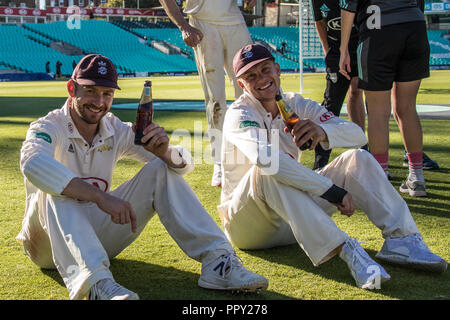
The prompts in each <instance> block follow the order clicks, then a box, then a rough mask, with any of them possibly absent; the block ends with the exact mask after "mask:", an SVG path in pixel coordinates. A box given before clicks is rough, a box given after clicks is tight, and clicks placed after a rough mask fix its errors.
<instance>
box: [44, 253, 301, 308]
mask: <svg viewBox="0 0 450 320" xmlns="http://www.w3.org/2000/svg"><path fill="white" fill-rule="evenodd" d="M110 270H111V272H112V273H113V275H114V279H115V280H116V281H117V282H118V283H120V284H121V285H123V286H124V287H126V288H128V289H130V290H132V291H134V292H136V293H137V294H138V295H139V297H140V299H142V300H240V299H243V300H267V299H271V300H287V299H292V297H289V296H285V295H282V294H279V293H276V292H273V291H270V287H269V290H267V291H264V292H262V293H260V294H257V293H240V294H236V293H231V292H227V291H218V290H208V289H203V288H200V287H199V286H198V285H197V281H198V278H199V276H200V275H199V274H197V273H193V272H187V271H183V270H179V269H177V268H176V267H163V266H159V265H155V264H151V263H146V262H142V261H136V260H124V259H111V266H110ZM42 272H43V273H44V274H45V275H47V276H48V277H50V278H52V279H53V280H55V281H56V282H58V283H59V284H60V285H61V286H64V282H63V280H62V278H61V276H60V275H59V273H58V272H57V271H56V270H48V269H42Z"/></svg>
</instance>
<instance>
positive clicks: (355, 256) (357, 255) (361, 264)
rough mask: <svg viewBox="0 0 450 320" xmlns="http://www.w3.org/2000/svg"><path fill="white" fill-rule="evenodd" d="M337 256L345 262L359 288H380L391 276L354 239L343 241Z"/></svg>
mask: <svg viewBox="0 0 450 320" xmlns="http://www.w3.org/2000/svg"><path fill="white" fill-rule="evenodd" d="M339 257H340V258H341V259H342V260H344V261H345V262H346V263H347V266H348V268H349V269H350V272H351V274H352V276H353V278H354V279H355V281H356V285H357V286H358V287H359V288H362V289H381V283H383V282H386V281H388V280H389V279H390V278H391V276H390V275H389V274H388V273H387V272H386V270H384V268H383V267H382V266H380V265H379V264H378V263H376V262H375V261H374V260H373V259H372V258H371V257H370V256H369V255H368V254H367V252H366V251H365V250H364V249H363V248H362V247H361V245H360V244H359V243H358V241H356V239H348V240H347V241H346V242H345V244H344V246H343V247H342V250H341V252H340V253H339Z"/></svg>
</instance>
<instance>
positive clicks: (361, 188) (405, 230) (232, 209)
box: [218, 44, 447, 289]
mask: <svg viewBox="0 0 450 320" xmlns="http://www.w3.org/2000/svg"><path fill="white" fill-rule="evenodd" d="M233 67H234V72H235V74H236V76H237V77H238V83H239V85H240V86H241V87H242V88H243V90H244V93H243V95H241V96H240V97H239V98H238V99H237V100H236V101H235V102H234V103H233V104H232V105H231V106H230V107H229V109H228V111H227V113H226V115H225V121H224V126H223V141H222V171H223V174H224V177H223V186H222V195H221V204H220V205H219V206H218V209H219V213H220V216H221V219H222V223H223V227H224V230H225V233H226V235H227V237H228V239H230V241H231V242H232V243H233V244H234V245H235V246H237V247H239V248H241V249H263V248H271V247H277V246H282V245H288V244H293V243H298V244H299V245H300V246H301V247H302V249H303V250H304V251H305V252H306V254H307V255H308V257H309V258H310V259H311V261H312V263H313V264H314V266H318V265H320V264H321V263H323V262H325V261H327V260H328V259H330V258H332V257H333V256H334V255H336V254H339V256H340V257H341V258H342V259H343V260H344V261H345V262H346V263H347V265H348V267H349V269H350V271H351V274H352V276H353V278H354V279H355V282H356V284H357V286H358V287H361V288H365V289H373V288H379V287H380V283H381V282H383V281H387V280H389V278H390V276H389V275H388V274H387V272H386V271H385V270H384V269H383V267H382V266H381V265H379V264H378V263H376V262H375V261H374V260H372V258H371V257H370V256H369V255H368V254H367V253H366V252H365V251H364V249H363V248H362V247H361V246H360V244H359V243H358V241H356V239H351V238H350V237H349V236H348V235H347V234H346V233H344V232H343V231H341V230H340V229H339V228H338V227H337V226H336V224H335V223H334V222H333V220H332V219H331V217H330V216H331V214H332V213H333V212H335V211H336V209H338V210H339V211H340V212H341V213H342V214H344V215H347V216H349V217H350V216H351V215H352V214H353V212H354V210H355V206H358V207H359V208H361V209H362V210H363V211H364V212H365V213H366V214H367V216H368V218H369V219H370V220H371V221H372V222H373V223H374V224H375V225H376V226H377V227H378V228H380V229H381V231H382V234H383V237H384V238H386V241H385V244H384V245H383V249H382V250H381V251H380V252H379V253H378V254H377V257H378V258H380V259H383V260H387V261H389V262H393V263H399V264H406V265H409V266H414V267H417V268H424V269H427V270H433V271H436V272H443V271H444V270H445V269H446V268H447V263H446V262H445V261H444V260H443V259H442V258H440V257H438V256H436V255H434V254H433V253H431V252H430V251H429V250H428V248H427V247H426V245H425V243H424V242H423V240H422V238H421V237H420V234H419V230H418V229H417V226H416V224H415V222H414V220H413V218H412V216H411V213H410V211H409V209H408V206H407V205H406V203H405V201H404V200H403V199H402V197H401V196H400V195H399V194H398V193H397V192H396V191H395V189H394V188H393V186H392V185H391V184H390V183H389V181H388V180H387V179H386V178H385V176H384V173H383V170H382V169H381V167H380V166H379V164H378V162H377V161H376V160H375V159H374V158H373V156H372V155H371V154H370V153H369V152H367V151H365V150H357V149H356V150H355V149H354V150H349V151H346V152H344V153H343V154H342V155H340V156H339V157H337V158H336V159H335V160H334V161H333V162H331V163H330V164H328V165H327V166H326V167H324V168H323V169H322V170H320V171H313V170H311V169H309V168H307V167H305V166H303V165H302V164H301V163H300V158H301V153H302V152H301V151H300V149H299V147H300V146H303V145H304V144H305V142H307V141H308V140H310V139H311V140H312V143H311V146H310V147H309V150H314V148H315V147H316V145H317V144H318V143H320V144H321V146H322V147H323V148H324V149H325V150H326V149H329V148H335V147H347V148H349V147H359V146H362V145H364V144H365V143H366V137H365V135H364V132H363V131H362V129H361V128H360V127H359V126H358V125H356V124H355V123H353V122H350V121H345V120H343V119H341V118H338V117H335V116H334V115H333V114H332V113H331V112H329V111H328V110H327V109H325V108H324V107H322V106H320V105H319V104H318V103H317V102H314V101H311V100H308V99H305V98H303V97H302V96H300V95H298V94H296V93H293V92H289V93H283V92H282V90H281V86H280V66H279V64H278V63H276V62H275V61H274V58H273V56H272V55H271V53H270V52H269V51H268V50H267V49H266V48H265V47H263V46H261V45H257V44H254V45H248V46H245V47H244V48H242V49H241V50H240V51H238V53H237V54H236V55H235V57H234V61H233ZM278 94H281V96H282V99H283V100H284V102H285V104H287V105H288V107H289V108H290V109H292V110H293V111H294V112H295V113H296V114H297V115H298V116H299V118H300V120H299V121H298V122H297V123H296V124H295V125H294V126H293V129H292V130H291V131H289V130H288V129H287V128H285V124H284V122H283V120H282V118H281V117H280V114H279V111H278V107H277V103H276V96H277V95H278ZM403 248H404V249H403ZM424 256H426V257H427V258H425V259H424V258H423V257H424ZM411 261H414V263H411Z"/></svg>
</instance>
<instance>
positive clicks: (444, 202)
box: [0, 71, 450, 300]
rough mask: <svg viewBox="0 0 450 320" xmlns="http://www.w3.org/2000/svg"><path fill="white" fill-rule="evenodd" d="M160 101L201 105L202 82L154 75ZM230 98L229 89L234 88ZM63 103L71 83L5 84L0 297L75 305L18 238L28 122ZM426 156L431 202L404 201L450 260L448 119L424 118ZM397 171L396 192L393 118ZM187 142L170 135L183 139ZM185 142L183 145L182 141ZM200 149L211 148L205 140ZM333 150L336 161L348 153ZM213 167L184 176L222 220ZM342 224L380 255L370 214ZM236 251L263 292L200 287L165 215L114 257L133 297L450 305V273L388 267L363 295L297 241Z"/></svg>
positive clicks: (122, 175)
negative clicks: (263, 281)
mask: <svg viewBox="0 0 450 320" xmlns="http://www.w3.org/2000/svg"><path fill="white" fill-rule="evenodd" d="M449 78H450V72H448V71H436V72H432V76H431V78H429V79H426V80H425V81H424V82H423V84H422V87H421V90H420V95H419V97H418V103H420V104H448V103H449V101H450V88H449V85H448V83H449V82H448V79H449ZM152 80H153V96H154V98H155V99H202V91H201V85H200V82H199V80H198V77H176V78H152ZM142 84H143V79H123V80H121V81H120V86H121V87H122V89H123V90H122V91H120V92H117V94H116V98H117V99H116V102H136V101H137V100H138V98H139V96H140V91H141V88H142ZM282 85H283V87H284V90H285V91H291V90H298V88H299V78H298V75H283V77H282ZM304 88H305V95H306V96H307V97H310V98H312V99H315V100H318V101H320V100H321V97H322V95H323V89H324V75H323V74H309V75H306V77H305V83H304ZM227 95H228V97H229V98H230V99H231V97H232V92H231V87H230V86H229V85H228V84H227ZM65 97H66V91H65V83H64V82H60V81H52V82H31V83H30V82H16V83H1V84H0V154H1V155H2V156H1V157H0V168H1V170H0V181H1V183H0V223H1V225H2V227H1V228H0V257H1V263H0V299H68V294H67V290H66V289H65V287H64V285H63V283H62V280H61V278H60V276H59V274H58V273H57V272H56V271H44V270H40V269H39V268H38V267H36V266H35V265H33V263H32V262H31V261H30V260H28V258H27V257H26V256H25V255H24V253H23V250H22V248H21V246H20V244H19V243H18V242H17V241H16V240H15V236H16V235H17V233H18V232H19V230H20V227H21V220H22V216H23V212H24V197H25V190H24V186H23V177H22V175H21V173H20V170H19V150H20V146H21V143H22V141H23V139H24V137H25V133H26V130H27V128H28V125H29V122H30V121H32V120H34V119H36V118H37V117H39V116H43V115H45V114H46V113H47V112H48V111H49V110H51V109H53V108H55V107H58V106H60V105H61V104H62V103H63V102H64V101H65ZM115 113H116V114H117V115H118V116H119V117H120V118H121V119H123V120H125V121H133V120H134V119H135V113H134V112H133V111H115ZM155 121H156V122H158V123H160V124H161V125H163V126H164V127H165V128H166V130H167V131H168V132H169V133H172V132H174V131H175V130H177V129H180V128H185V129H187V130H189V131H190V132H191V133H192V132H193V130H194V127H195V126H197V127H198V126H201V128H202V129H203V131H206V128H207V125H206V119H205V114H204V113H203V112H157V113H156V114H155ZM422 125H423V131H424V145H425V151H426V152H427V153H428V154H429V155H430V156H431V157H432V158H433V159H435V160H437V161H438V162H439V164H440V166H441V169H440V170H437V171H427V172H425V177H426V179H427V191H428V192H429V194H430V196H429V197H428V198H420V199H418V198H414V199H413V198H410V197H409V196H404V198H405V200H406V201H407V203H408V204H409V206H410V208H411V210H412V214H413V216H414V219H415V220H416V223H417V225H418V227H419V230H420V231H421V232H422V234H423V236H424V238H425V240H426V242H427V243H428V245H429V246H430V248H431V249H432V250H433V251H434V252H435V253H437V254H439V255H441V256H442V257H444V258H445V259H446V260H447V261H448V260H450V249H449V248H450V237H449V234H450V224H449V219H450V210H449V205H450V179H449V177H450V171H449V169H448V168H449V166H450V159H449V156H448V155H449V153H450V147H449V145H450V137H449V134H448V133H449V128H450V125H449V122H448V121H447V120H423V121H422ZM390 129H391V135H390V137H391V140H390V141H391V147H390V168H391V172H392V173H393V174H394V176H395V179H394V180H393V181H392V183H393V185H394V186H395V187H396V188H398V187H399V185H400V183H401V181H402V179H403V178H405V177H406V175H407V169H406V168H403V167H402V166H401V159H402V142H401V138H400V134H399V131H398V128H397V126H396V124H395V122H393V121H391V127H390ZM180 141H181V140H180V139H173V140H172V142H173V143H179V142H180ZM180 143H181V142H180ZM200 147H201V148H203V149H204V150H206V151H207V150H208V143H207V140H206V139H205V140H204V141H203V143H200ZM342 151H343V150H342V149H335V150H333V153H332V157H335V156H336V155H337V154H339V153H340V152H342ZM312 160H313V154H312V152H305V153H304V163H305V164H306V165H307V166H311V165H312ZM141 166H142V164H139V163H137V162H135V161H131V160H122V161H120V162H119V164H118V166H117V168H116V171H115V174H114V177H113V186H112V187H113V188H115V187H117V186H118V185H120V184H121V183H122V182H124V181H125V180H127V179H129V178H131V177H132V176H133V175H134V174H135V173H136V172H137V171H138V170H139V168H140V167H141ZM211 173H212V165H211V164H209V163H198V164H197V166H196V169H195V171H194V172H192V173H190V174H188V175H187V176H186V180H187V181H188V182H189V184H190V185H191V186H192V188H193V189H194V191H195V192H196V194H197V195H198V197H199V199H200V201H201V202H202V203H203V205H204V206H205V208H206V210H207V211H208V212H209V213H210V214H211V216H212V217H213V218H214V219H215V221H216V222H218V223H219V217H218V214H217V211H216V206H217V204H218V203H219V199H220V190H219V189H217V188H212V187H210V186H209V182H210V176H211ZM334 219H335V221H336V223H337V224H338V225H339V227H341V228H342V229H343V230H344V231H345V232H347V233H348V234H349V235H351V236H353V237H357V238H358V240H360V241H361V242H364V244H363V247H364V248H366V249H367V251H368V253H369V254H370V255H371V256H374V255H375V253H376V252H377V251H378V250H379V249H380V247H381V245H382V242H383V240H382V238H381V235H380V231H379V230H378V229H377V228H376V227H375V226H373V225H372V224H371V223H370V222H369V221H368V219H367V217H366V216H365V215H364V214H363V213H362V212H361V211H357V212H356V214H355V215H354V216H352V217H351V218H347V217H344V216H341V215H339V214H336V215H334ZM237 253H238V255H239V256H240V257H241V258H242V259H243V260H244V263H245V265H246V266H247V267H248V268H250V269H251V270H253V271H255V272H258V273H260V274H262V275H264V276H266V277H267V278H269V280H270V286H269V288H268V290H267V291H266V292H263V293H262V294H260V295H255V294H249V295H232V294H230V293H224V292H215V291H209V290H204V289H201V288H199V287H198V286H197V280H198V277H199V274H200V268H201V265H200V263H198V262H196V261H193V260H191V259H190V258H188V257H187V256H185V255H184V254H183V252H181V250H180V249H179V248H178V247H177V245H176V244H175V242H174V241H173V240H172V239H171V238H170V236H169V235H168V234H167V232H166V231H165V229H164V228H163V226H162V225H161V223H160V222H159V220H158V218H157V217H155V218H154V219H152V220H151V222H150V223H149V225H148V226H147V227H146V229H145V230H144V232H143V233H142V235H141V237H140V238H138V240H137V241H136V242H134V243H133V244H132V245H131V246H130V247H129V248H127V249H126V250H125V251H123V252H122V253H121V254H120V255H119V256H117V257H116V258H115V259H112V261H111V270H112V272H113V274H114V276H115V278H116V280H117V281H118V282H119V283H121V284H123V285H124V286H126V287H128V288H129V289H131V290H134V291H136V292H137V293H138V294H139V295H140V297H141V298H143V299H261V300H264V299H373V300H378V299H450V272H449V271H447V272H446V273H445V274H443V275H429V274H426V273H423V272H418V271H410V270H405V269H402V268H399V267H394V266H390V265H385V268H386V270H387V271H388V272H389V273H390V275H391V276H392V280H391V281H389V282H388V283H386V284H385V285H384V286H383V289H382V290H376V291H373V292H370V291H364V290H361V289H358V288H356V287H355V285H354V281H353V279H352V277H351V276H350V274H349V272H348V269H347V267H346V266H345V264H344V262H342V261H341V260H340V259H338V258H334V259H332V260H330V261H329V262H327V263H325V264H323V265H322V266H320V267H318V268H315V267H313V266H312V264H311V262H310V261H309V259H308V258H307V256H306V255H305V254H304V253H303V251H302V250H301V249H300V248H299V246H297V245H292V246H287V247H282V248H276V249H271V250H258V251H242V250H237Z"/></svg>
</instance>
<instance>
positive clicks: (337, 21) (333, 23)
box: [328, 17, 341, 31]
mask: <svg viewBox="0 0 450 320" xmlns="http://www.w3.org/2000/svg"><path fill="white" fill-rule="evenodd" d="M328 28H330V29H332V30H336V31H341V17H336V18H334V19H331V20H330V21H328Z"/></svg>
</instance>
